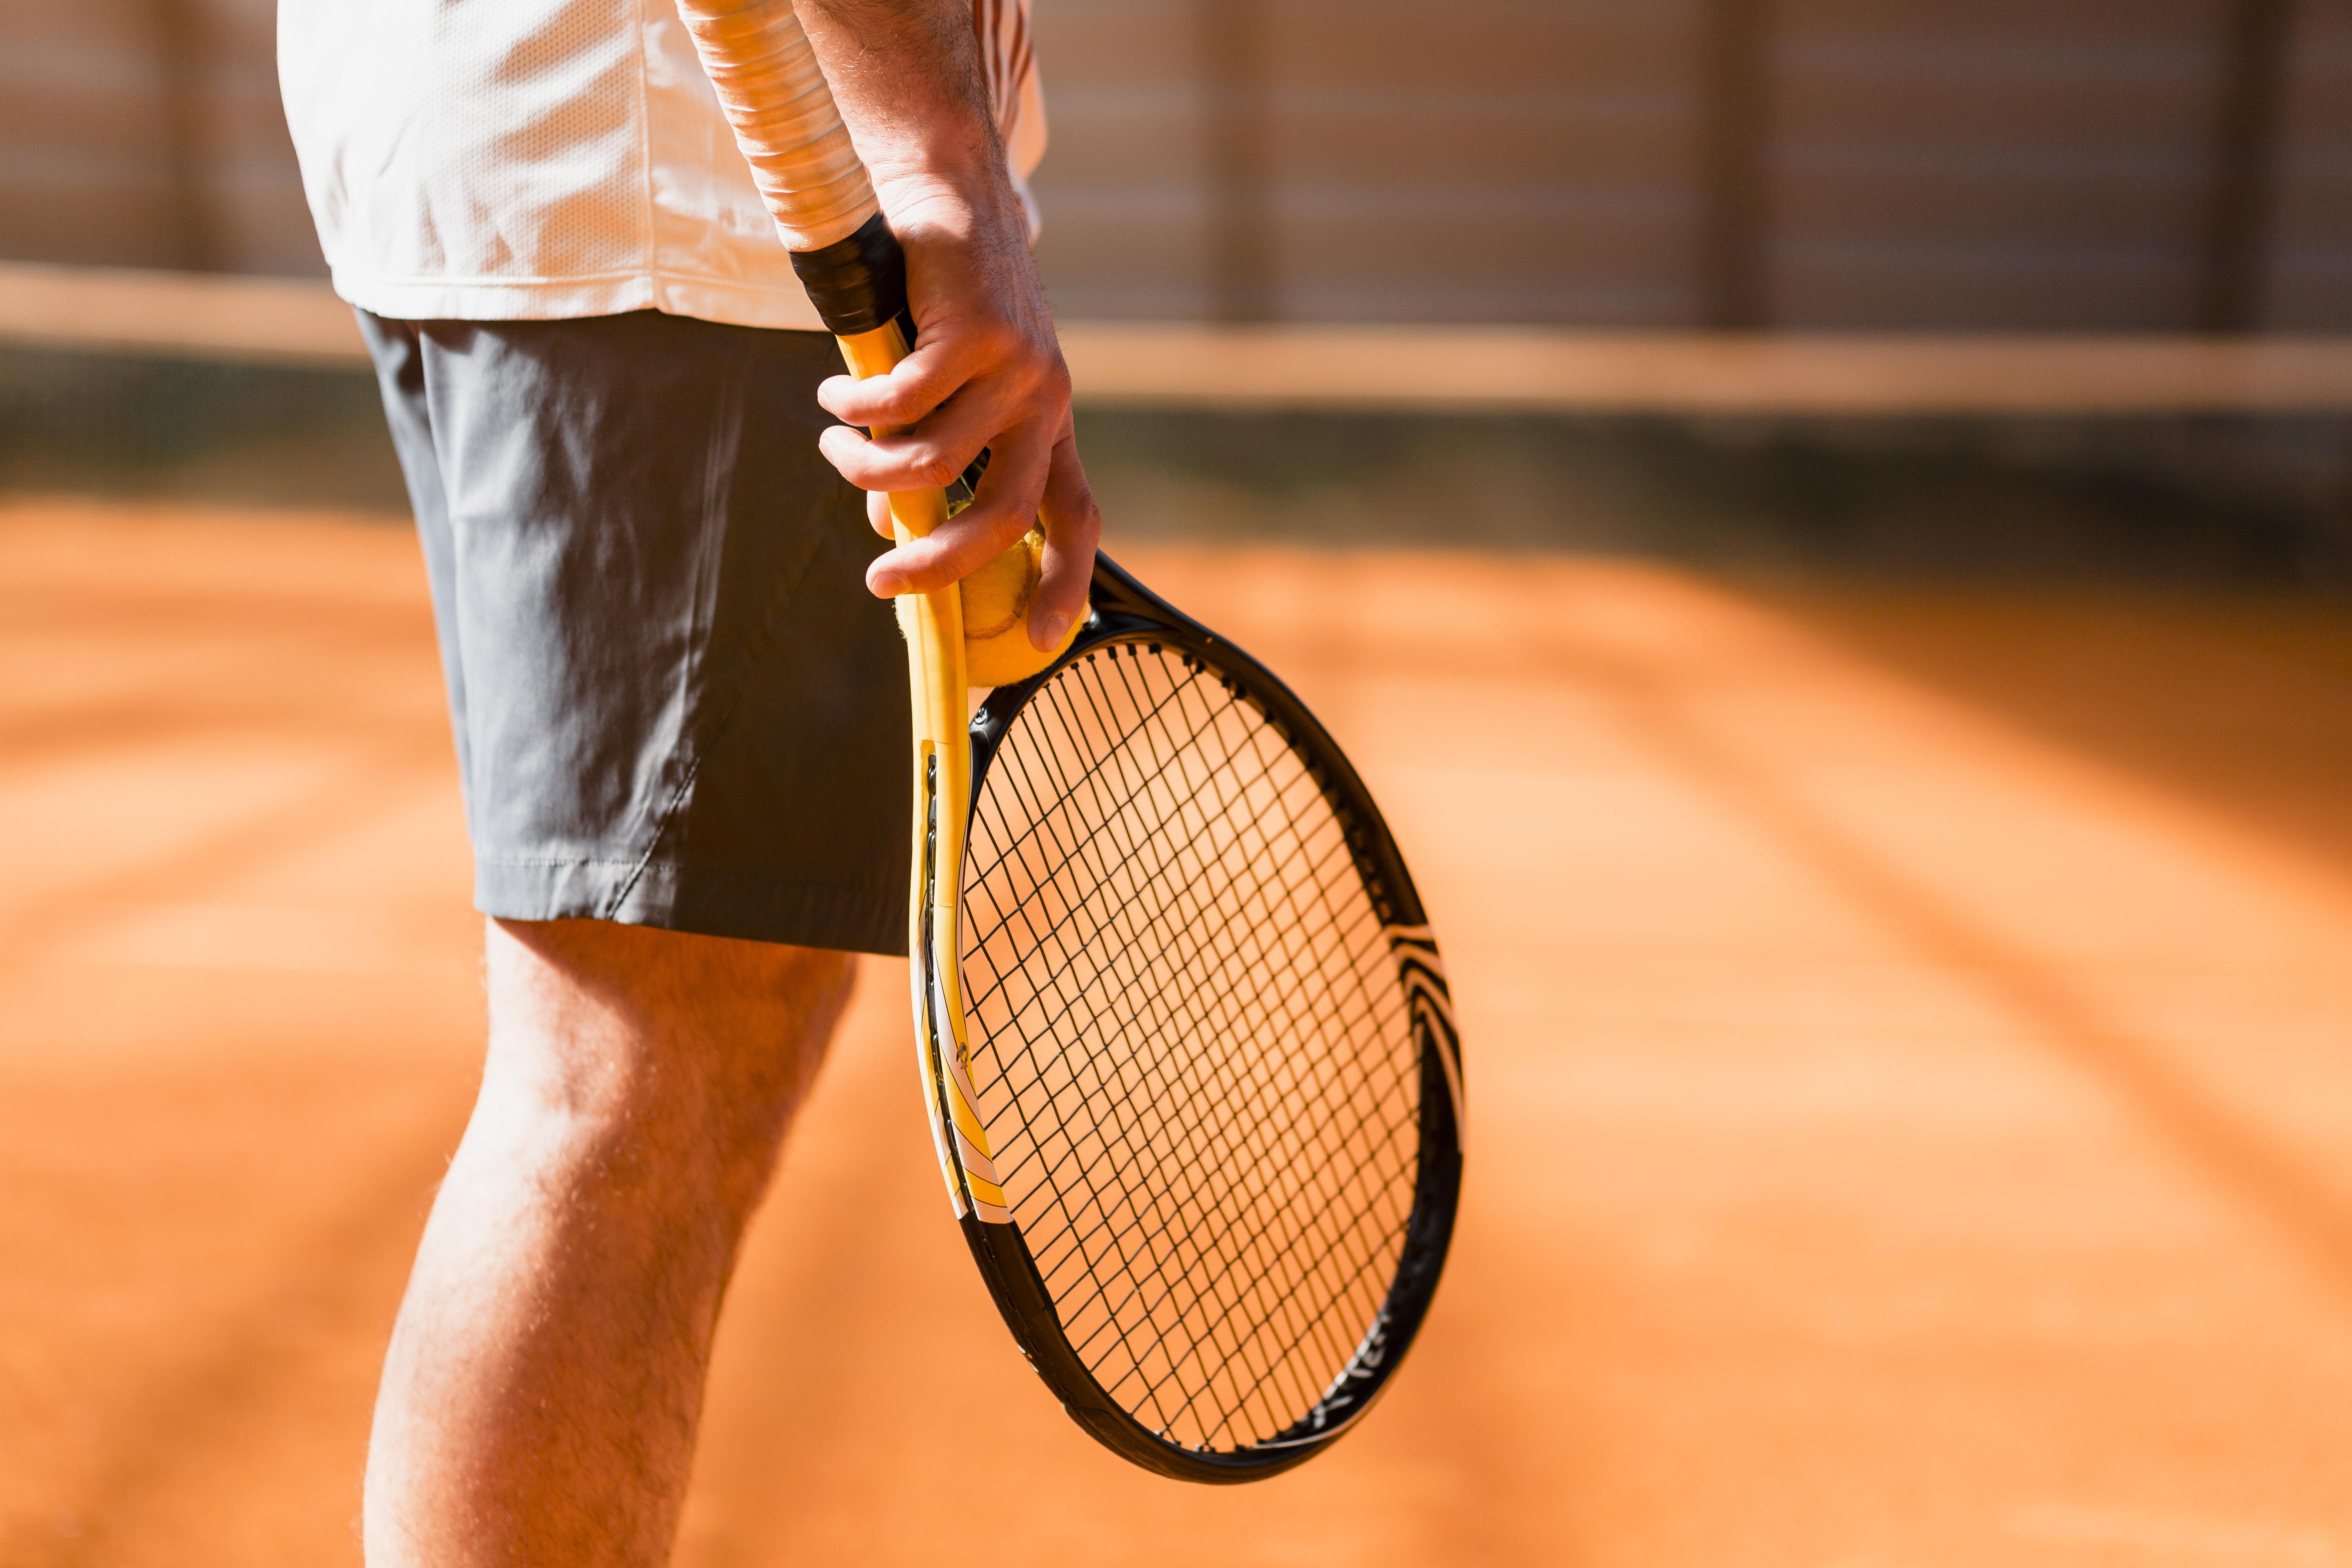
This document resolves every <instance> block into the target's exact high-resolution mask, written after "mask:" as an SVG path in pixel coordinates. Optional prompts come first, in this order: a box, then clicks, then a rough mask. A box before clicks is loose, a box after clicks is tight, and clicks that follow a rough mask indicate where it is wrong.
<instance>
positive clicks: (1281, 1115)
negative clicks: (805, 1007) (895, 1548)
mask: <svg viewBox="0 0 2352 1568" xmlns="http://www.w3.org/2000/svg"><path fill="white" fill-rule="evenodd" d="M1090 597H1091V606H1090V613H1089V616H1088V619H1087V625H1086V627H1085V629H1084V630H1083V631H1082V632H1081V634H1080V635H1079V637H1078V638H1077V639H1076V642H1074V643H1073V644H1072V646H1071V647H1070V648H1069V649H1068V650H1067V651H1066V653H1065V654H1064V655H1063V656H1062V657H1061V658H1059V659H1057V660H1056V661H1055V664H1054V665H1053V666H1051V667H1050V668H1047V669H1046V670H1045V671H1044V672H1043V673H1041V674H1040V675H1038V676H1036V677H1034V678H1033V679H1029V680H1026V681H1024V682H1021V683H1020V684H1019V685H1017V686H1013V687H1004V688H999V689H996V690H995V691H993V692H992V693H991V694H990V695H989V698H988V700H987V703H986V705H985V706H984V707H983V708H982V710H980V712H979V713H978V715H977V716H976V717H975V718H974V719H973V721H972V724H971V744H972V773H971V777H972V787H971V815H970V819H969V820H970V832H969V837H968V841H967V844H966V848H965V863H964V868H963V870H964V874H963V877H962V880H961V891H962V900H963V908H962V926H963V938H962V941H961V950H962V963H961V973H960V974H959V975H958V976H957V977H956V980H957V981H960V983H961V984H953V983H950V982H949V981H948V980H947V977H944V976H940V975H939V974H937V973H929V971H931V969H932V967H933V959H932V957H931V954H930V950H929V948H928V947H927V948H926V949H925V950H924V951H923V952H922V954H921V956H919V958H918V961H917V962H918V970H919V973H918V974H917V976H916V983H917V985H918V986H919V988H920V990H921V991H922V993H923V994H925V995H926V996H927V997H929V998H930V999H931V1002H932V1005H933V1006H934V1007H935V1008H936V1007H937V1006H938V1005H940V1003H941V1002H943V1001H944V1000H945V998H946V997H948V996H950V995H959V994H960V997H961V1002H962V1005H963V1006H964V1008H965V1009H966V1012H965V1022H966V1024H967V1028H968V1038H969V1055H968V1057H966V1058H964V1059H963V1060H962V1061H961V1062H953V1061H951V1060H950V1058H949V1056H948V1055H947V1054H946V1053H933V1054H932V1055H931V1056H930V1057H929V1058H928V1060H929V1064H930V1071H931V1075H932V1079H933V1081H932V1083H931V1085H930V1088H931V1092H932V1094H933V1096H934V1108H933V1110H934V1125H935V1126H936V1127H941V1128H951V1127H956V1126H959V1125H962V1124H961V1123H959V1122H958V1121H957V1120H956V1116H955V1112H956V1110H957V1109H958V1101H960V1100H961V1101H963V1102H964V1103H965V1104H967V1105H968V1107H969V1109H970V1110H971V1111H972V1112H976V1114H977V1117H978V1120H979V1121H980V1123H981V1127H982V1131H983V1132H984V1137H983V1139H982V1145H983V1146H984V1150H983V1152H982V1156H981V1158H980V1159H977V1160H976V1159H975V1158H974V1157H973V1152H972V1150H971V1146H970V1145H969V1144H965V1145H961V1147H962V1148H963V1157H962V1159H961V1161H958V1160H957V1159H954V1158H950V1157H949V1154H948V1150H947V1149H946V1148H945V1147H943V1148H942V1151H941V1152H942V1163H943V1164H945V1165H946V1166H948V1167H949V1174H950V1186H951V1188H953V1187H956V1186H957V1184H958V1183H959V1182H960V1181H961V1180H965V1179H966V1178H965V1176H964V1171H963V1170H959V1169H958V1166H959V1165H960V1164H961V1166H962V1167H964V1169H965V1170H969V1169H975V1168H980V1169H985V1170H986V1172H987V1174H988V1176H989V1177H991V1178H992V1179H993V1180H994V1182H995V1184H996V1189H995V1193H997V1194H1001V1195H1002V1203H1001V1205H1000V1204H998V1203H996V1202H992V1201H989V1200H990V1198H991V1197H992V1196H993V1195H995V1194H987V1193H983V1195H982V1200H981V1201H980V1202H977V1203H975V1202H972V1201H971V1196H972V1193H971V1190H970V1189H969V1188H967V1189H965V1190H963V1191H961V1192H960V1194H959V1199H960V1201H959V1204H958V1208H959V1212H960V1214H961V1219H962V1225H963V1229H964V1234H965V1237H966V1239H967V1240H968V1241H969V1242H970V1244H971V1251H972V1255H973V1258H974V1259H975V1260H976V1261H977V1263H978V1264H979V1266H980V1268H981V1272H982V1275H983V1277H984V1278H985V1279H986V1280H987V1282H988V1285H989V1289H990V1291H991V1294H992V1296H993V1298H994V1299H995V1300H996V1303H997V1306H998V1308H999V1310H1001V1311H1002V1313H1003V1317H1004V1320H1005V1322H1006V1324H1007V1325H1008V1326H1009V1327H1010V1328H1011V1330H1012V1331H1013V1336H1014V1338H1015V1339H1016V1341H1017V1342H1019V1343H1020V1346H1021V1348H1022V1350H1023V1352H1024V1353H1025V1354H1026V1355H1027V1357H1028V1359H1029V1361H1030V1363H1031V1364H1032V1365H1033V1366H1034V1367H1035V1368H1036V1370H1037V1372H1038V1373H1039V1375H1041V1376H1042V1377H1043V1378H1044V1379H1045V1383H1046V1384H1047V1385H1048V1386H1049V1387H1051V1388H1052V1389H1053V1391H1054V1393H1055V1395H1056V1396H1057V1397H1059V1398H1060V1400H1061V1401H1062V1404H1063V1405H1064V1407H1065V1408H1066V1410H1067V1411H1068V1412H1069V1414H1070V1415H1071V1416H1072V1417H1073V1418H1074V1419H1076V1421H1077V1422H1078V1423H1079V1425H1080V1426H1083V1427H1085V1428H1086V1430H1087V1431H1088V1432H1089V1433H1091V1434H1092V1435H1093V1436H1095V1437H1096V1438H1097V1439H1098V1440H1100V1441H1101V1442H1102V1443H1104V1444H1105V1445H1106V1446H1108V1447H1110V1448H1112V1449H1113V1450H1115V1451H1116V1452H1118V1453H1119V1454H1120V1455H1122V1456H1124V1457H1125V1458H1129V1459H1130V1460H1132V1461H1134V1462H1135V1463H1137V1464H1139V1465H1141V1466H1143V1467H1144V1468H1149V1469H1152V1470H1155V1471H1158V1472H1159V1473H1160V1474H1163V1475H1167V1476H1171V1477H1175V1478H1178V1479H1186V1480H1194V1481H1206V1482H1236V1481H1245V1480H1253V1479H1260V1478H1263V1477H1266V1476H1271V1475H1275V1474H1277V1473H1279V1472H1280V1471H1282V1470H1286V1469H1288V1468H1291V1467H1293V1466H1295V1465H1297V1464H1299V1463H1302V1462H1303V1461H1305V1460H1306V1459H1307V1458H1310V1457H1312V1456H1313V1455H1314V1454H1315V1453H1317V1452H1318V1451H1319V1450H1320V1449H1321V1448H1323V1447H1325V1446H1327V1445H1328V1444H1329V1443H1330V1442H1332V1441H1333V1440H1335V1439H1336V1438H1337V1437H1338V1436H1340V1434H1341V1433H1343V1432H1345V1431H1346V1430H1347V1429H1348V1428H1349V1426H1351V1425H1352V1424H1353V1423H1354V1421H1355V1420H1356V1419H1357V1418H1358V1417H1359V1416H1360V1415H1361V1414H1362V1413H1363V1411H1364V1410H1365V1409H1366V1408H1367V1407H1369V1405H1370V1404H1371V1402H1372V1401H1373V1399H1374V1398H1376V1397H1377V1396H1378V1394H1380V1393H1381V1390H1382V1389H1383V1388H1384V1387H1385V1386H1386V1385H1387V1384H1388V1381H1389V1379H1390V1378H1391V1376H1392V1375H1393V1374H1394V1373H1395V1371H1396V1368H1397V1366H1398V1364H1399V1363H1401V1362H1402V1359H1403V1355H1404V1352H1405V1351H1406V1350H1407V1349H1408V1348H1409V1347H1410V1346H1411V1344H1412V1340H1413V1338H1414V1336H1415V1334H1416V1333H1417V1332H1418V1331H1419V1330H1420V1327H1421V1324H1422V1321H1423V1318H1424V1316H1425V1315H1426V1313H1427V1311H1428V1309H1429V1305H1430V1302H1431V1300H1432V1298H1433V1295H1434V1293H1435V1289H1436V1286H1437V1281H1438V1278H1439V1275H1440V1274H1441V1272H1442V1271H1443V1268H1444V1261H1445V1255H1446V1249H1447V1247H1448V1244H1449V1242H1450V1240H1451V1237H1452V1234H1453V1227H1454V1212H1455V1206H1456V1203H1457V1201H1458V1196H1459V1193H1460V1188H1461V1175H1462V1140H1461V1116H1462V1068H1461V1057H1460V1046H1459V1040H1458V1037H1457V1035H1456V1033H1455V1029H1454V1020H1453V1015H1452V1007H1451V999H1450V995H1449V994H1448V992H1447V989H1446V985H1445V979H1444V968H1443V965H1442V963H1441V961H1440V959H1439V957H1438V953H1437V947H1436V943H1435V942H1434V940H1433V938H1432V937H1431V935H1430V932H1429V930H1428V926H1427V921H1426V916H1425V914H1424V913H1423V909H1422V905H1421V900H1420V897H1419V895H1418V893H1417V892H1416V891H1415V889H1414V888H1413V885H1412V878H1411V875H1410V874H1409V873H1408V872H1407V870H1406V868H1405V865H1404V861H1403V858H1402V856H1401V855H1400V854H1399V853H1398V850H1397V847H1396V843H1395V840H1394V838H1393V837H1392V836H1391V833H1390V831H1389V828H1388V826H1387V824H1386V822H1385V821H1384V820H1383V819H1382V818H1381V814H1380V811H1379V808H1378V806H1377V805H1375V804H1374V802H1373V800H1372V797H1371V795H1370V791H1368V790H1367V789H1366V788H1365V787H1364V784H1363V782H1362V780H1361V779H1360V777H1359V776H1358V775H1357V773H1356V771H1355V769H1354V768H1353V766H1351V765H1350V764H1349V762H1348V759H1347V757H1346V755H1345V754H1344V753H1343V752H1341V751H1340V750H1339V746H1338V744H1337V743H1336V742H1333V740H1332V739H1331V737H1330V735H1329V733H1328V731H1326V730H1325V729H1324V728H1323V726H1322V725H1321V724H1320V723H1319V722H1318V721H1317V720H1316V719H1315V717H1314V715H1313V714H1312V713H1310V712H1309V711H1308V710H1307V708H1306V706H1305V704H1303V703H1302V702H1300V701H1299V700H1298V699H1297V697H1296V696H1295V695H1294V694H1293V693H1292V692H1291V691H1290V690H1289V689H1287V688H1286V687H1285V686H1284V685H1283V684H1282V683H1281V681H1279V680H1278V679H1276V678H1275V676H1274V675H1273V674H1272V673H1271V672H1269V671H1268V670H1267V669H1266V668H1265V667H1264V666H1263V665H1261V664H1259V663H1258V662H1257V661H1256V660H1255V659H1253V658H1250V657H1249V656H1248V655H1247V654H1245V653H1244V652H1242V651H1241V650H1240V649H1239V648H1237V647H1234V645H1233V644H1232V643H1230V642H1228V641H1226V640H1225V639H1224V638H1223V637H1219V636H1217V635H1216V634H1215V633H1213V632H1212V631H1210V630H1209V629H1208V628H1206V627H1204V626H1201V625H1200V624H1199V623H1198V622H1196V621H1194V620H1192V618H1191V617H1189V616H1185V615H1183V614H1182V613H1181V611H1178V610H1176V609H1175V608H1174V607H1173V606H1171V605H1169V604H1168V603H1167V602H1166V601H1164V600H1162V599H1160V597H1158V596H1157V595H1154V594H1152V593H1151V592H1150V590H1148V589H1146V588H1145V587H1143V586H1142V584H1139V583H1138V582H1137V581H1136V580H1135V579H1134V578H1133V577H1132V576H1130V575H1129V574H1127V573H1126V572H1124V571H1122V570H1121V569H1120V568H1119V567H1118V566H1117V565H1116V564H1114V563H1111V562H1110V561H1109V560H1108V558H1106V557H1098V558H1097V565H1096V569H1095V576H1094V581H1093V584H1092V586H1091V593H1090ZM946 1033H947V1031H946V1030H945V1029H941V1030H940V1034H941V1036H942V1037H944V1036H945V1035H946ZM959 1068H961V1072H959V1071H958V1069H959ZM951 1074H952V1075H955V1076H957V1077H959V1078H961V1082H960V1083H951V1082H950V1075H951ZM1000 1216H1001V1217H1000Z"/></svg>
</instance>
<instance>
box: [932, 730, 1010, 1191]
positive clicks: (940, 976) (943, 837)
mask: <svg viewBox="0 0 2352 1568" xmlns="http://www.w3.org/2000/svg"><path fill="white" fill-rule="evenodd" d="M941 761H942V759H941V757H940V752H939V749H938V747H937V746H935V745H934V744H933V743H932V742H929V740H926V741H925V742H922V745H921V747H920V750H919V759H918V772H917V779H918V786H917V787H918V788H919V789H920V790H921V792H922V795H921V801H920V806H919V821H920V822H921V823H922V824H923V833H922V836H921V839H920V841H919V845H918V847H917V853H918V859H917V865H916V877H917V889H916V897H915V909H916V910H917V918H916V927H915V930H914V931H913V932H912V933H911V934H912V936H913V938H914V980H915V996H914V1011H915V1017H916V1020H917V1028H918V1033H919V1043H920V1047H921V1051H922V1058H923V1078H924V1081H925V1082H926V1083H927V1084H929V1086H930V1088H931V1094H930V1104H929V1112H930V1122H931V1141H932V1142H933V1144H934V1146H935V1147H936V1149H937V1151H938V1152H939V1157H940V1173H941V1175H942V1176H943V1177H945V1179H946V1181H947V1185H948V1198H949V1202H950V1204H951V1205H953V1207H954V1209H955V1212H956V1215H957V1217H958V1218H961V1217H963V1216H964V1215H967V1214H969V1215H972V1216H973V1217H975V1218H978V1219H980V1220H982V1221H984V1222H986V1223H988V1224H991V1225H1005V1224H1009V1223H1011V1221H1012V1217H1013V1216H1012V1214H1011V1213H1010V1211H1009V1210H1008V1208H1007V1206H1006V1205H1005V1200H1004V1187H1003V1182H1002V1180H1001V1179H1000V1178H999V1176H998V1175H997V1171H996V1164H995V1161H994V1160H993V1158H992V1156H991V1153H990V1150H989V1140H988V1131H987V1129H986V1127H985V1126H984V1125H983V1124H982V1121H981V1119H980V1094H979V1091H978V1090H977V1089H975V1088H974V1087H973V1084H972V1079H971V1047H970V1044H969V1039H968V1037H967V1035H966V1033H965V1029H966V1024H965V1017H964V1006H963V986H962V978H963V976H962V964H961V952H960V949H959V942H960V931H959V929H958V920H957V915H958V908H959V893H960V891H961V889H960V888H959V887H958V886H957V882H958V880H959V879H960V878H961V871H962V865H961V859H962V858H961V854H959V853H956V851H959V850H960V849H961V835H960V834H957V833H953V832H947V833H942V832H941V831H940V829H941V826H942V825H943V823H948V824H951V823H952V822H953V821H954V818H952V817H950V816H948V809H949V808H951V807H952V806H953V805H954V803H953V802H952V801H950V800H948V799H947V798H945V796H946V795H947V792H946V791H943V790H942V789H941V787H940V786H941V784H942V780H943V776H948V777H951V773H950V770H947V769H943V768H942V767H941V766H940V763H941Z"/></svg>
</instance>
